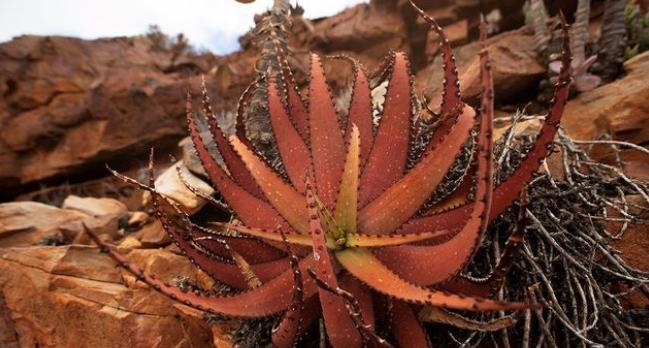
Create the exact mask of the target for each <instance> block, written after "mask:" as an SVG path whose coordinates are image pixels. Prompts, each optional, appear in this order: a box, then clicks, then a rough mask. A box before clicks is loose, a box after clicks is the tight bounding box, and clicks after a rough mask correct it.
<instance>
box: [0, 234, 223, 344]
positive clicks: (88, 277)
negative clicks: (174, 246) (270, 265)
mask: <svg viewBox="0 0 649 348" xmlns="http://www.w3.org/2000/svg"><path fill="white" fill-rule="evenodd" d="M127 256H128V258H129V259H130V260H131V261H132V262H133V263H137V264H138V265H140V266H142V267H143V268H144V269H145V271H146V272H149V273H151V274H155V275H156V276H157V277H158V278H160V279H162V280H164V281H166V282H171V283H173V282H174V279H175V277H176V276H178V275H183V276H187V277H188V278H189V279H190V280H191V279H194V280H200V277H198V276H197V271H196V269H195V268H194V267H193V266H192V265H191V264H190V263H189V262H188V261H187V259H186V258H184V257H182V256H179V255H176V254H173V253H171V252H169V251H165V250H158V249H157V250H133V251H131V252H129V253H128V255H127ZM0 308H4V309H6V310H7V311H6V312H4V313H5V315H4V316H3V317H0V333H4V332H11V333H14V334H13V335H6V334H5V335H0V338H2V339H4V340H6V341H8V342H9V343H8V344H11V342H12V341H11V340H13V342H14V343H13V344H14V345H19V346H21V347H34V346H39V347H153V346H155V347H213V343H212V342H213V341H215V339H214V338H213V337H212V335H213V333H212V332H213V330H212V329H211V328H210V327H209V325H207V323H206V322H205V321H204V320H203V314H202V313H201V312H199V311H196V310H193V309H191V308H188V307H186V306H184V305H182V304H179V303H178V302H175V301H173V300H171V299H168V298H167V297H165V296H163V295H161V294H159V293H157V292H155V291H154V290H152V289H150V288H149V287H148V286H146V285H145V284H143V283H141V282H139V281H136V280H135V278H134V277H132V276H131V275H129V274H126V273H125V272H124V271H123V270H121V269H119V268H116V267H115V264H114V262H113V260H111V259H110V258H109V257H107V256H106V255H103V254H100V253H99V252H98V250H97V248H89V247H81V246H65V247H28V248H9V249H1V250H0ZM3 319H4V320H3ZM215 325H218V326H220V325H222V324H220V323H219V324H215ZM223 325H226V326H224V327H223V328H222V329H221V331H219V330H218V329H214V332H220V333H223V336H222V337H219V342H220V344H221V345H219V348H220V347H226V348H227V347H232V343H231V342H230V341H228V339H227V337H228V336H227V334H226V333H227V332H229V331H228V329H227V328H228V326H227V325H229V323H228V322H224V324H223ZM6 337H9V339H7V338H6ZM16 341H17V342H16ZM0 345H1V346H5V342H0Z"/></svg>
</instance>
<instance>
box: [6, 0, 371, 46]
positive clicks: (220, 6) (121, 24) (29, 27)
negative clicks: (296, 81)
mask: <svg viewBox="0 0 649 348" xmlns="http://www.w3.org/2000/svg"><path fill="white" fill-rule="evenodd" d="M294 1H295V0H292V1H291V2H293V3H294ZM360 2H367V0H365V1H363V0H326V1H321V0H302V1H299V3H300V5H301V6H302V7H304V9H305V15H306V16H307V17H308V18H317V17H321V16H327V15H331V14H334V13H337V12H340V11H341V10H343V9H344V8H346V7H348V6H352V5H354V4H357V3H360ZM271 5H272V0H257V1H255V2H254V3H251V4H241V3H239V2H236V1H234V0H157V1H156V0H109V1H104V0H0V42H4V41H8V40H11V38H12V37H15V36H19V35H22V34H36V35H65V36H75V37H82V38H86V39H93V38H97V37H106V36H124V35H127V36H131V35H137V34H141V33H144V32H146V30H147V28H148V26H149V25H150V24H157V25H158V26H160V28H161V29H162V31H164V32H165V33H168V34H172V35H175V34H176V33H179V32H182V33H184V34H185V35H187V37H188V38H189V40H190V42H191V43H192V44H193V45H194V46H196V47H198V48H205V49H209V50H211V51H213V52H215V53H227V52H231V51H233V50H236V49H237V48H238V47H239V44H238V42H237V38H238V37H239V36H240V35H241V34H243V33H245V32H246V31H247V30H248V29H249V28H250V27H251V26H252V25H253V15H254V14H255V13H260V12H263V11H264V10H265V9H267V8H269V7H270V6H271Z"/></svg>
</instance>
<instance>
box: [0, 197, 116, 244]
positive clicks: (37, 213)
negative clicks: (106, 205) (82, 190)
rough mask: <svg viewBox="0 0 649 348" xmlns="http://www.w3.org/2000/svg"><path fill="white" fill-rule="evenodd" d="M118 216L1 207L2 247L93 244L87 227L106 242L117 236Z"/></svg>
mask: <svg viewBox="0 0 649 348" xmlns="http://www.w3.org/2000/svg"><path fill="white" fill-rule="evenodd" d="M119 219H120V216H119V215H115V214H109V215H104V216H97V217H95V216H91V215H88V214H86V213H84V212H81V211H78V210H71V209H61V208H57V207H53V206H50V205H47V204H42V203H37V202H10V203H3V204H0V247H4V248H6V247H14V246H28V245H36V244H67V243H81V244H90V243H91V242H90V239H88V237H87V236H86V235H85V233H83V231H84V227H83V226H84V225H85V226H86V227H87V228H89V229H90V230H92V231H94V232H95V233H97V234H99V235H103V237H105V238H107V239H113V238H115V237H117V233H118V230H119Z"/></svg>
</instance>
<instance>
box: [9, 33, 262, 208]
mask: <svg viewBox="0 0 649 348" xmlns="http://www.w3.org/2000/svg"><path fill="white" fill-rule="evenodd" d="M237 56H241V54H239V55H232V57H226V58H223V59H220V60H219V59H216V58H215V57H214V56H212V55H181V56H178V57H176V56H175V55H174V54H173V53H171V52H164V51H160V50H155V49H153V48H152V44H151V42H150V41H148V40H147V39H146V38H142V37H135V38H112V39H98V40H92V41H88V40H81V39H74V38H66V37H37V36H21V37H18V38H15V39H13V40H12V41H10V42H7V43H2V44H0V86H2V87H1V88H2V94H0V110H1V111H0V188H2V191H1V192H2V196H11V195H15V194H16V193H19V192H20V191H25V190H26V189H28V188H34V187H36V186H37V185H35V184H36V183H38V182H43V181H47V182H48V184H52V183H57V182H60V181H62V180H71V179H78V178H81V177H85V178H87V177H88V176H90V177H91V178H94V177H96V175H97V174H96V173H99V172H103V171H104V170H105V169H104V168H103V166H104V164H105V163H106V162H109V163H110V162H112V159H115V158H119V159H120V161H119V164H120V166H121V167H122V168H126V167H128V166H132V165H136V164H137V163H136V162H137V161H136V158H139V155H140V154H142V155H143V156H145V154H146V152H147V150H148V148H149V147H150V145H151V144H156V147H157V148H159V149H172V150H173V145H174V144H175V143H176V141H178V140H179V139H180V138H181V137H182V136H184V135H186V124H185V121H184V115H185V111H184V99H185V91H186V90H187V87H188V86H191V88H192V89H193V90H194V91H198V85H199V83H200V77H199V75H200V74H201V73H203V74H207V73H209V72H210V71H211V70H212V68H213V67H215V66H216V67H225V66H232V65H233V64H234V65H236V64H235V62H233V60H236V57H237ZM253 62H254V60H253ZM241 64H250V67H249V70H245V69H239V70H237V71H236V74H235V75H236V76H233V77H232V79H231V80H230V81H229V83H227V84H222V83H221V82H222V81H215V80H214V79H212V78H211V77H208V79H207V80H208V85H209V89H210V92H211V94H212V96H213V99H214V100H215V101H218V102H217V103H215V108H216V110H217V111H219V110H223V109H224V108H225V107H226V104H227V103H230V104H234V103H235V102H236V100H237V99H236V98H237V97H238V95H239V94H240V92H241V90H242V89H243V88H244V86H245V84H247V83H249V82H250V81H251V80H252V76H253V75H252V74H253V71H254V70H253V69H254V64H251V62H250V61H244V62H241ZM188 66H191V69H188V68H187V67H188ZM217 70H218V69H217ZM221 70H223V69H221ZM237 74H238V75H237ZM242 81H245V82H242ZM197 100H198V96H197ZM224 100H225V101H224ZM231 100H233V101H232V102H230V101H231ZM233 106H234V105H229V104H228V105H227V107H228V108H230V107H233ZM165 152H166V153H169V152H171V151H165ZM127 154H128V155H130V157H129V156H126V155H127ZM129 161H130V162H129ZM137 165H139V164H137Z"/></svg>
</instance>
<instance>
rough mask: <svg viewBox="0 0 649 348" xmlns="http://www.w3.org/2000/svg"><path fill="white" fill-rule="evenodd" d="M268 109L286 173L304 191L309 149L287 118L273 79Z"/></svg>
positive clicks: (269, 86)
mask: <svg viewBox="0 0 649 348" xmlns="http://www.w3.org/2000/svg"><path fill="white" fill-rule="evenodd" d="M268 109H269V113H270V121H271V125H272V126H273V133H274V135H275V141H276V142H277V148H278V149H279V154H280V156H281V158H282V163H284V168H285V169H286V173H287V174H288V177H289V179H290V180H291V183H292V184H293V187H295V188H296V189H297V190H298V191H299V192H304V174H305V173H306V172H307V169H308V168H309V167H310V164H311V158H310V157H309V150H308V149H307V147H306V145H305V144H304V141H303V140H302V138H301V136H300V134H299V133H298V132H297V130H296V129H295V127H293V124H292V123H291V121H290V119H289V116H288V114H287V112H286V109H285V108H284V104H283V103H282V100H281V97H280V96H279V92H278V90H277V83H276V82H275V81H274V80H271V81H270V82H269V83H268ZM246 172H247V171H246Z"/></svg>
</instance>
